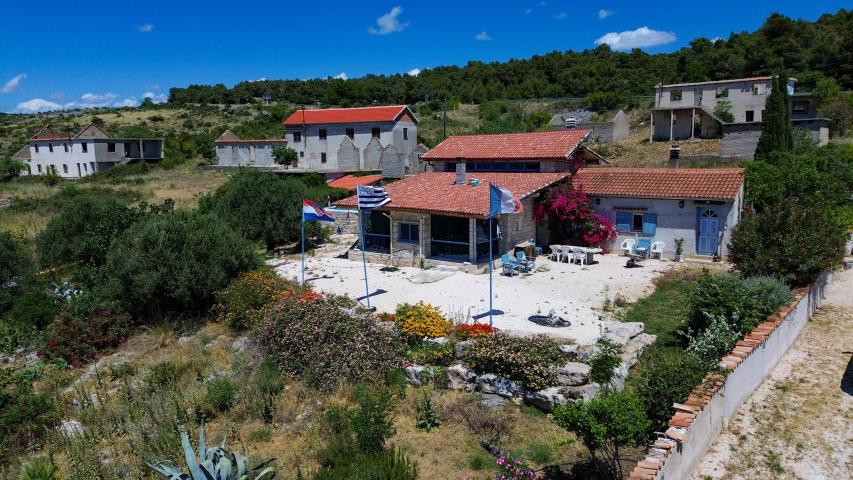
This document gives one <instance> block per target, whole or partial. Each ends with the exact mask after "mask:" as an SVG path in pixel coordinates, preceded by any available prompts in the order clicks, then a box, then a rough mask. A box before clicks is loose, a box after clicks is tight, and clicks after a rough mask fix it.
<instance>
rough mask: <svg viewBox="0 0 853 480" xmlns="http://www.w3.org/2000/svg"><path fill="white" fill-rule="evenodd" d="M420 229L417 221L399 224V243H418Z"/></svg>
mask: <svg viewBox="0 0 853 480" xmlns="http://www.w3.org/2000/svg"><path fill="white" fill-rule="evenodd" d="M420 238H421V237H420V231H419V227H418V224H417V223H401V224H400V243H419V242H420Z"/></svg>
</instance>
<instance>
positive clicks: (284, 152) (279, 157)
mask: <svg viewBox="0 0 853 480" xmlns="http://www.w3.org/2000/svg"><path fill="white" fill-rule="evenodd" d="M272 158H274V159H275V163H277V164H279V165H284V166H285V167H290V166H294V165H296V164H297V163H299V156H298V155H297V154H296V150H294V149H292V148H290V147H288V146H287V145H276V146H274V147H272Z"/></svg>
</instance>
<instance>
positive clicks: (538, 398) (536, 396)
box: [527, 387, 571, 412]
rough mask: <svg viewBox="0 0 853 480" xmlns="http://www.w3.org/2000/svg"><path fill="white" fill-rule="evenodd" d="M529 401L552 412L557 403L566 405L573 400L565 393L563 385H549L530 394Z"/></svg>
mask: <svg viewBox="0 0 853 480" xmlns="http://www.w3.org/2000/svg"><path fill="white" fill-rule="evenodd" d="M527 401H528V402H530V403H531V404H533V405H535V406H537V407H539V408H541V409H542V410H547V411H549V412H550V411H552V410H554V408H555V407H556V406H557V405H565V404H567V403H569V402H570V401H571V400H570V399H569V397H567V396H566V395H565V394H564V393H563V387H549V388H546V389H544V390H539V391H538V392H534V393H532V394H530V395H528V397H527Z"/></svg>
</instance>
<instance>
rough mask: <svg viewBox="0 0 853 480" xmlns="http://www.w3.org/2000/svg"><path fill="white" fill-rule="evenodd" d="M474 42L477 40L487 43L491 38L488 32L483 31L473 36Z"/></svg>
mask: <svg viewBox="0 0 853 480" xmlns="http://www.w3.org/2000/svg"><path fill="white" fill-rule="evenodd" d="M474 40H479V41H481V42H488V41H489V40H492V36H491V35H489V34H488V32H486V31H485V30H483V31H482V32H480V33H478V34H476V35H474Z"/></svg>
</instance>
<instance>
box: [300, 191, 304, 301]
mask: <svg viewBox="0 0 853 480" xmlns="http://www.w3.org/2000/svg"><path fill="white" fill-rule="evenodd" d="M302 205H303V209H304V205H305V203H304V202H303V204H302ZM300 237H301V238H302V285H305V212H304V210H303V212H302V234H301V235H300Z"/></svg>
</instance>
